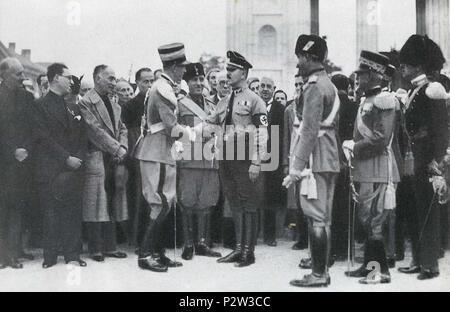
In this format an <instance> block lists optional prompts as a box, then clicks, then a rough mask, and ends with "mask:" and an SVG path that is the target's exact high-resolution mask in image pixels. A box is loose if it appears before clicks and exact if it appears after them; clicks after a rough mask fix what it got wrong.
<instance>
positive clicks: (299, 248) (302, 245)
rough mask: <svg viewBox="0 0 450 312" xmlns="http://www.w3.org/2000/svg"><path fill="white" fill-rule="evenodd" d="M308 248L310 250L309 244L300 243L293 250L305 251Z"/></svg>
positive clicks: (293, 246)
mask: <svg viewBox="0 0 450 312" xmlns="http://www.w3.org/2000/svg"><path fill="white" fill-rule="evenodd" d="M306 248H308V242H301V241H298V242H296V243H295V244H294V245H292V250H304V249H306Z"/></svg>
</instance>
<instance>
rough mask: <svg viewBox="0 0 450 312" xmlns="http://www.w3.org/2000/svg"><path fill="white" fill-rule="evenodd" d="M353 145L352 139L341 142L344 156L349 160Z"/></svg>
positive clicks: (351, 155)
mask: <svg viewBox="0 0 450 312" xmlns="http://www.w3.org/2000/svg"><path fill="white" fill-rule="evenodd" d="M354 147H355V142H354V141H353V140H346V141H344V143H342V149H343V151H344V155H345V158H347V160H349V159H350V158H352V157H353V148H354Z"/></svg>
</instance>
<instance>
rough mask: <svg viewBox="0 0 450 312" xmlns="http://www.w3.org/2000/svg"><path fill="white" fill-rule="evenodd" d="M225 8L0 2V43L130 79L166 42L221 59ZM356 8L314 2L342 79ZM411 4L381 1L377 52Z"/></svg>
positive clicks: (408, 30) (405, 19)
mask: <svg viewBox="0 0 450 312" xmlns="http://www.w3.org/2000/svg"><path fill="white" fill-rule="evenodd" d="M226 1H236V0H127V1H125V0H0V40H1V41H2V42H3V44H5V45H6V46H7V45H8V42H16V52H19V53H20V51H21V49H31V59H32V61H35V62H54V61H60V62H64V63H65V64H66V65H68V66H69V68H70V69H71V70H72V72H74V73H75V74H77V75H81V74H85V75H88V76H90V75H91V73H92V70H93V68H94V67H95V66H96V65H98V64H107V65H110V66H111V67H113V68H114V69H115V71H116V75H117V76H118V77H124V78H126V79H128V76H129V72H130V68H131V71H132V75H133V74H134V72H135V71H136V70H137V69H139V68H140V67H143V66H147V67H150V68H152V69H157V68H160V67H161V62H160V61H159V56H158V53H157V47H158V46H160V45H162V44H166V43H171V42H183V43H185V46H186V54H187V58H188V59H189V60H190V61H197V60H198V59H199V57H200V55H201V54H202V52H208V53H211V54H214V55H225V50H226V46H225V44H226V42H225V41H226ZM237 1H246V0H237ZM283 1H290V0H283ZM355 1H356V0H341V1H335V0H320V2H319V3H320V15H319V19H320V21H319V23H320V34H321V35H326V36H327V38H328V46H329V50H330V51H329V57H330V59H331V60H332V61H333V62H334V63H335V64H337V65H339V66H341V67H342V68H343V71H344V73H350V72H351V71H352V70H353V69H354V67H355V65H356V60H357V55H356V54H357V52H356V45H355V40H356V30H355V27H356V16H355V12H356V2H355ZM414 2H415V1H414V0H401V1H391V0H379V3H380V15H379V16H380V18H379V26H380V28H379V29H380V31H379V38H378V39H379V47H380V50H389V49H390V47H397V48H400V47H401V45H402V44H403V43H404V42H405V41H406V39H407V37H408V36H409V35H410V34H412V33H413V32H414V31H415V9H414ZM399 12H401V14H399ZM400 16H401V18H400ZM131 80H132V81H133V80H134V79H133V78H132V79H131Z"/></svg>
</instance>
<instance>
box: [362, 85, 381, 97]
mask: <svg viewBox="0 0 450 312" xmlns="http://www.w3.org/2000/svg"><path fill="white" fill-rule="evenodd" d="M378 93H381V87H380V86H376V87H374V88H372V89H370V90H367V91H366V92H364V95H365V96H366V98H368V97H371V96H374V95H377V94H378Z"/></svg>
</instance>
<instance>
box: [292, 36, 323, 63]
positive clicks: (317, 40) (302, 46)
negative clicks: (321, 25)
mask: <svg viewBox="0 0 450 312" xmlns="http://www.w3.org/2000/svg"><path fill="white" fill-rule="evenodd" d="M299 54H310V55H313V56H315V57H317V58H318V59H319V61H321V62H323V61H324V60H325V59H326V57H327V54H328V47H327V42H326V41H325V39H323V38H322V37H319V36H316V35H304V34H303V35H300V36H299V37H298V39H297V44H296V45H295V55H299Z"/></svg>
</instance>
